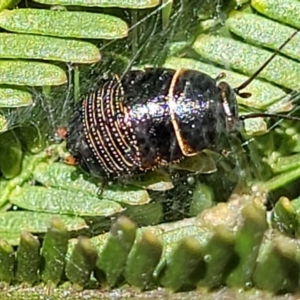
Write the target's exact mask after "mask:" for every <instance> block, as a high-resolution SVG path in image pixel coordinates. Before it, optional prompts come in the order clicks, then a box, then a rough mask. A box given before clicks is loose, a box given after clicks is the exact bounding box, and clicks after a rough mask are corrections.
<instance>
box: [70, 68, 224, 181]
mask: <svg viewBox="0 0 300 300" xmlns="http://www.w3.org/2000/svg"><path fill="white" fill-rule="evenodd" d="M218 97H219V91H218V88H217V86H216V83H215V81H214V80H213V79H212V78H210V77H209V76H208V75H205V74H203V73H200V72H196V71H190V70H183V71H175V70H170V69H148V70H146V71H129V72H127V73H126V74H125V75H124V76H123V78H122V79H120V80H119V79H118V78H117V77H115V78H113V79H111V80H108V81H104V82H103V83H102V84H101V85H100V86H99V87H98V89H97V90H96V91H95V92H94V93H91V94H89V95H88V97H86V98H85V99H84V100H82V101H81V103H80V107H79V109H77V111H76V112H75V113H74V115H73V118H72V120H71V121H70V124H69V133H68V140H67V148H68V149H69V151H70V152H71V154H72V155H73V156H74V157H75V159H76V160H77V161H78V163H79V165H80V166H81V167H82V168H83V169H84V170H86V171H88V172H90V173H92V174H93V175H95V176H102V175H107V176H109V177H111V176H112V177H117V176H121V175H127V174H132V173H139V172H144V171H147V170H150V169H153V168H155V167H157V166H160V165H167V164H169V163H172V162H175V161H178V160H179V159H181V158H183V157H184V156H189V155H194V154H196V153H198V152H199V151H200V150H202V149H204V148H212V147H213V145H214V143H215V139H216V135H217V125H218V124H217V123H218V121H220V120H219V119H220V116H217V113H216V111H215V110H216V108H215V107H213V105H212V104H213V103H217V102H218V101H219V99H218Z"/></svg>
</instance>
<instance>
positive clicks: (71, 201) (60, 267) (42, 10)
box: [0, 0, 300, 292]
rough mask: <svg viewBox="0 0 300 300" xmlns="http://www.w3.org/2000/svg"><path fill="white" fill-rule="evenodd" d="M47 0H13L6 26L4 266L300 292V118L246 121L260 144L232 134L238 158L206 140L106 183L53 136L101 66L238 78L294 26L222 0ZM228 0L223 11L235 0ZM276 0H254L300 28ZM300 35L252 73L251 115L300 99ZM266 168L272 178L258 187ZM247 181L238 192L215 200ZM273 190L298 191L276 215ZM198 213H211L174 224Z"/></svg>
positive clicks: (0, 119)
mask: <svg viewBox="0 0 300 300" xmlns="http://www.w3.org/2000/svg"><path fill="white" fill-rule="evenodd" d="M37 2H39V4H38V5H37V4H36V3H35V4H34V3H30V6H29V7H27V2H21V3H20V4H19V6H20V7H19V8H18V9H17V7H16V4H17V3H16V2H15V1H4V0H3V1H1V0H0V28H2V30H1V31H4V30H6V31H8V32H0V132H2V133H0V171H1V175H0V208H1V213H0V237H1V240H0V260H1V261H5V264H3V266H2V265H1V267H0V280H1V281H4V282H7V283H9V284H10V283H24V282H27V283H29V284H35V283H40V282H44V283H46V284H48V285H50V286H56V285H57V284H59V283H61V282H64V281H65V280H68V281H70V282H71V283H73V284H74V285H75V286H76V287H77V288H80V289H82V288H87V287H91V286H97V288H99V286H101V287H104V286H109V287H122V286H123V285H124V284H125V283H127V284H130V285H132V286H134V287H138V288H139V289H140V290H145V289H153V288H157V287H159V286H163V287H166V288H168V289H171V290H172V291H179V290H187V289H195V288H200V287H206V288H209V289H213V288H216V287H219V286H221V285H224V284H226V285H227V286H230V287H242V288H249V287H251V286H256V287H259V288H262V289H267V290H271V291H273V292H285V291H288V292H296V291H299V286H300V284H299V282H300V278H299V269H300V261H299V253H298V252H299V249H298V247H297V246H296V242H297V238H298V237H299V232H300V230H299V228H300V224H299V222H300V217H299V215H300V214H299V209H298V207H299V205H298V202H299V198H297V197H298V196H299V190H298V188H297V185H298V184H299V178H300V171H299V162H298V161H299V159H298V158H299V151H300V145H299V141H300V137H299V124H295V123H291V122H285V123H281V124H279V125H278V126H277V128H276V129H273V130H270V131H268V129H267V127H268V126H269V125H270V123H269V122H268V120H263V119H257V120H247V122H246V124H245V132H243V138H244V139H248V138H249V136H251V137H252V136H254V139H255V140H254V142H253V141H251V142H250V143H249V145H248V148H249V153H247V154H248V155H246V154H245V153H244V150H243V149H242V147H241V146H240V144H238V145H230V146H233V149H234V150H236V151H233V153H230V154H229V155H228V157H227V159H225V158H224V157H222V156H220V155H217V154H216V153H204V154H201V155H200V156H199V157H197V158H195V159H194V160H186V161H184V162H182V163H181V165H179V166H176V167H171V168H170V169H171V170H168V172H166V170H158V171H157V172H153V173H148V174H146V175H145V176H140V177H138V178H131V179H130V180H128V181H126V182H122V183H118V184H113V185H109V186H106V187H104V189H103V191H102V194H101V197H99V191H100V189H101V179H99V180H95V179H92V178H90V177H88V176H87V175H86V174H83V173H82V172H80V171H79V170H78V169H76V168H74V167H71V166H67V165H64V164H63V163H62V160H64V158H65V157H66V153H65V149H64V144H63V143H54V141H53V140H56V139H55V134H54V132H55V131H56V129H57V127H58V125H64V124H65V123H66V122H67V120H68V118H69V116H70V114H71V112H72V109H73V107H74V103H75V102H76V101H77V100H78V99H79V97H81V95H83V94H85V93H86V92H88V91H89V90H90V89H91V88H92V87H93V85H94V84H95V82H96V81H97V79H99V78H100V77H102V76H106V75H110V74H111V73H115V72H116V73H119V74H122V73H123V72H124V71H126V70H127V69H130V68H131V67H132V66H133V65H135V66H144V65H146V64H149V63H150V64H152V65H155V66H164V67H170V68H174V69H179V68H190V69H196V70H199V71H202V72H205V73H207V74H209V75H211V76H212V77H214V78H216V77H217V75H218V74H220V73H221V72H224V71H225V73H226V74H227V78H226V80H227V81H228V82H229V83H230V84H231V85H232V86H233V87H236V86H238V85H240V84H242V83H243V82H244V81H245V80H246V79H247V78H248V77H247V76H249V75H251V74H253V73H254V72H255V71H256V70H257V68H258V67H259V66H260V65H262V64H263V63H264V62H265V61H266V59H267V58H268V57H269V56H270V55H271V54H272V53H271V52H270V49H271V50H276V48H277V47H278V45H280V44H281V43H282V42H283V41H284V40H285V39H286V38H287V36H289V35H290V33H291V32H292V29H291V28H289V27H287V26H285V25H282V24H279V23H277V22H275V21H273V20H269V19H268V20H267V19H266V18H265V17H261V16H257V15H256V14H253V13H252V11H251V9H250V8H249V6H248V7H246V10H245V11H244V12H236V11H234V12H233V13H231V14H230V15H229V18H228V19H227V20H226V22H225V26H222V23H223V21H224V20H222V18H221V16H223V15H222V14H220V15H219V14H218V13H220V12H219V11H216V7H215V5H210V4H209V1H206V4H205V5H202V3H201V1H198V0H197V1H163V2H162V4H160V1H146V0H145V1H102V0H95V1H89V4H88V5H87V4H86V2H85V1H81V0H62V1H59V0H56V1H49V0H45V1H44V0H39V1H37ZM188 2H189V3H188ZM212 2H213V1H212ZM225 2H226V1H225ZM227 2H228V3H227V4H228V7H224V8H223V12H226V11H230V10H231V8H232V7H233V1H227ZM236 2H238V4H242V2H243V3H244V2H245V1H236ZM275 2H276V1H259V0H257V1H252V9H253V8H254V9H256V10H258V11H259V12H260V13H261V14H263V15H266V16H268V17H270V18H271V19H275V20H280V21H281V22H283V23H286V24H290V25H293V26H299V24H297V23H295V22H298V21H297V20H298V19H297V11H299V9H300V4H299V1H295V0H288V1H281V2H282V3H283V2H284V3H285V4H287V5H285V6H283V5H282V4H281V2H280V1H279V2H280V3H279V2H278V3H277V2H276V3H277V4H276V5H275V4H274V3H275ZM199 3H200V4H199ZM47 5H52V6H51V7H50V8H49V6H47ZM53 5H56V6H55V7H54V6H53ZM36 7H39V8H36ZM214 15H216V16H217V18H213V17H214ZM249 20H251V22H250V21H249ZM270 28H276V29H274V30H271V31H270V30H269V29H270ZM212 33H213V34H212ZM241 40H242V41H241ZM298 44H299V38H298V37H296V38H295V39H294V40H292V41H291V43H290V44H289V45H287V47H286V48H284V50H283V51H282V52H283V53H284V54H285V57H282V56H278V57H277V58H276V59H275V60H274V62H273V63H272V64H270V65H269V66H268V68H267V69H266V70H265V71H264V72H263V73H262V76H261V77H262V78H263V79H264V80H259V79H256V80H254V81H253V82H252V84H251V85H250V86H249V87H247V92H251V93H252V98H248V99H242V98H239V99H238V101H239V104H240V105H241V106H242V108H243V111H242V113H247V112H248V111H249V110H255V111H259V110H265V111H274V110H275V111H284V112H288V111H291V110H293V107H294V103H295V101H296V100H297V95H298V94H297V91H298V90H299V87H300V86H299V82H300V80H299V79H300V75H299V74H300V65H299V62H298V61H297V60H299V55H298V54H297V53H296V52H297V51H296V52H295V51H294V49H297V48H299V47H298ZM263 47H264V48H267V49H269V50H266V49H261V48H263ZM12 49H13V51H12ZM297 55H298V56H297ZM41 60H43V62H40V61H41ZM216 65H217V66H216ZM228 67H230V68H232V69H234V70H235V71H236V72H233V71H232V70H231V71H227V69H228ZM237 72H239V73H237ZM240 73H242V74H244V75H242V74H240ZM39 86H40V87H41V88H37V87H39ZM291 90H294V92H292V93H291ZM261 134H264V135H263V136H260V135H261ZM256 135H257V137H255V136H256ZM49 136H50V138H49ZM53 136H54V138H53ZM238 142H240V141H238ZM224 148H226V147H224ZM245 157H246V159H245ZM251 160H252V162H251ZM179 170H180V171H179ZM216 170H217V171H216ZM169 171H171V173H170V172H169ZM189 172H193V178H191V180H190V181H189V180H186V179H185V178H186V174H188V173H189ZM170 174H171V175H170ZM174 174H180V175H178V176H179V177H176V176H177V175H174ZM203 174H205V175H203ZM182 178H184V180H183V179H182ZM185 181H186V182H185ZM255 182H260V184H262V185H263V188H257V190H255V186H254V183H255ZM236 186H238V187H239V188H240V189H236V190H235V192H234V193H233V195H232V196H231V198H230V199H229V201H228V203H226V204H225V203H221V204H217V203H218V202H220V201H226V200H228V197H229V195H230V194H231V192H232V190H233V189H234V188H235V187H236ZM245 187H246V189H245ZM251 189H252V191H250V190H251ZM245 191H246V192H245ZM267 192H268V193H270V192H274V194H273V196H274V198H275V199H278V198H279V196H281V195H283V194H284V195H287V196H288V197H289V198H291V199H293V198H296V199H295V200H294V201H290V200H289V199H288V198H280V200H279V201H278V202H277V203H276V205H275V206H274V208H273V209H272V211H271V223H272V224H271V226H270V225H269V224H268V223H267V218H266V211H265V208H264V204H265V202H266V199H265V193H267ZM216 204H217V205H216ZM119 215H122V216H121V218H119V219H117V222H113V221H114V220H115V218H117V217H118V216H119ZM125 216H127V217H129V218H130V220H129V219H127V217H125ZM190 216H197V217H195V218H188V219H185V220H182V221H178V222H174V223H162V221H166V220H169V221H174V220H178V219H181V218H182V217H190ZM132 220H134V221H135V223H134V222H132ZM49 224H50V227H49ZM137 225H138V226H145V227H141V228H138V229H137ZM148 225H152V226H148ZM153 225H155V226H153ZM110 227H111V231H110V232H109V233H104V234H103V232H106V231H108V230H109V228H110ZM29 232H30V233H29ZM100 233H101V234H100ZM80 235H84V236H85V237H79V236H80ZM36 236H38V237H39V238H41V240H39V239H38V238H37V237H36ZM93 236H94V237H93ZM72 237H73V238H74V239H70V238H72ZM40 241H41V243H40ZM11 245H14V246H17V245H18V246H19V247H18V250H17V252H15V251H14V249H13V248H12V247H11ZM14 266H16V268H14ZM93 272H94V273H93ZM92 274H94V275H95V276H93V275H92ZM268 274H274V278H275V279H274V280H273V277H272V279H271V277H270V276H268ZM291 274H292V275H291Z"/></svg>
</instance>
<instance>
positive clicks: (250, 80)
mask: <svg viewBox="0 0 300 300" xmlns="http://www.w3.org/2000/svg"><path fill="white" fill-rule="evenodd" d="M299 31H300V28H298V29H297V30H295V31H294V33H293V34H291V35H290V36H289V37H288V38H287V39H286V40H285V41H284V43H282V44H281V45H280V46H279V47H278V48H277V50H276V51H275V52H274V53H273V54H272V55H271V56H270V57H269V58H268V59H267V60H266V62H265V63H264V64H263V65H262V66H261V67H260V68H259V69H258V70H257V71H256V72H255V73H254V74H253V75H252V76H251V77H249V79H247V80H246V81H245V82H244V83H242V84H241V85H240V86H238V87H236V88H234V92H235V93H236V94H237V95H238V96H240V97H242V98H249V97H250V96H251V94H250V93H241V92H240V91H241V90H243V89H244V88H245V87H247V86H248V85H249V84H250V83H251V82H252V81H253V80H254V79H255V78H256V77H257V76H258V75H259V74H260V73H261V72H262V71H263V70H264V69H265V68H266V67H267V66H268V65H269V64H270V62H271V61H272V60H273V59H274V58H275V57H276V56H277V55H278V54H279V53H280V51H281V50H282V49H283V48H284V47H285V46H286V45H287V44H288V43H289V42H290V40H292V39H293V37H294V36H295V35H296V34H297V33H298V32H299Z"/></svg>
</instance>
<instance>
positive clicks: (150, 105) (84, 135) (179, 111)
mask: <svg viewBox="0 0 300 300" xmlns="http://www.w3.org/2000/svg"><path fill="white" fill-rule="evenodd" d="M298 31H299V30H297V31H295V32H294V34H293V35H291V36H290V37H289V38H288V39H287V40H286V41H285V42H284V43H283V44H282V45H281V46H280V47H279V48H278V49H277V51H275V52H274V53H273V55H272V56H271V57H270V58H269V59H268V60H267V61H266V62H265V63H264V64H263V65H262V66H261V67H260V68H259V69H258V70H257V71H256V72H255V73H254V74H253V75H252V76H251V77H250V78H249V79H248V80H247V81H245V82H244V83H243V84H241V85H240V86H239V87H237V88H231V87H230V85H229V84H228V83H226V82H225V81H220V82H218V81H219V80H220V78H216V79H213V78H212V77H210V76H209V75H207V74H204V73H201V72H199V71H195V70H187V69H180V70H172V69H166V68H149V69H145V70H143V71H140V70H135V71H133V70H132V71H128V72H126V73H125V74H124V75H123V76H122V77H121V78H119V77H118V76H116V75H115V76H114V77H113V78H111V79H108V80H102V81H101V82H99V84H98V85H97V89H96V90H95V91H94V92H92V93H90V94H88V95H87V96H86V97H84V98H83V99H82V100H81V101H80V102H79V103H78V105H77V107H76V109H75V112H74V114H73V116H72V118H71V119H70V122H69V125H68V129H67V130H68V133H67V149H68V151H69V152H70V153H71V155H72V156H73V157H74V159H75V161H76V163H77V164H78V165H79V166H80V167H81V168H82V169H83V170H84V171H86V172H88V173H90V174H91V175H93V176H96V177H103V176H104V177H107V178H116V177H120V176H123V175H130V174H139V173H142V172H147V171H149V170H153V169H155V168H157V167H159V166H168V165H170V164H173V163H176V162H178V161H179V160H181V159H182V158H184V157H189V156H194V155H197V154H198V153H199V152H200V151H202V150H204V149H212V150H213V149H214V148H215V147H216V145H217V144H218V141H219V138H220V135H221V134H224V133H225V134H230V133H232V132H236V131H238V130H239V129H240V128H241V126H242V125H241V123H243V121H244V120H245V119H247V118H256V117H276V118H283V119H290V120H296V119H297V120H298V121H299V119H298V118H296V117H290V116H283V115H277V114H267V113H250V114H248V115H243V116H239V113H238V104H237V100H236V96H237V95H238V96H240V97H243V98H248V97H250V96H251V94H249V93H243V92H242V90H243V89H244V88H245V87H247V86H248V85H249V84H250V83H251V82H252V81H253V79H255V78H256V77H257V76H258V74H259V73H260V72H261V71H262V70H263V69H264V68H265V67H266V66H267V65H268V64H269V63H270V62H271V61H272V59H273V58H274V57H275V56H276V55H277V54H278V53H279V51H280V50H281V49H282V48H283V47H284V46H285V45H286V44H287V43H288V42H289V41H290V40H291V39H292V38H293V37H294V36H295V35H296V34H297V33H298Z"/></svg>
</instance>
